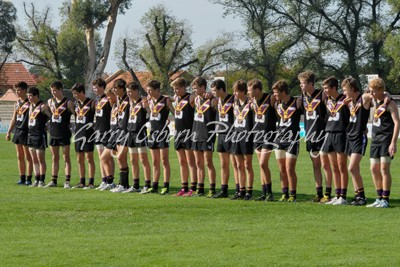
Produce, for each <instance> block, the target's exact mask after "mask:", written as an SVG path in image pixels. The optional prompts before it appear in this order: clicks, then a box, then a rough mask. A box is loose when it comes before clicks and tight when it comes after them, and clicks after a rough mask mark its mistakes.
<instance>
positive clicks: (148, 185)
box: [144, 180, 151, 188]
mask: <svg viewBox="0 0 400 267" xmlns="http://www.w3.org/2000/svg"><path fill="white" fill-rule="evenodd" d="M150 184H151V180H145V181H144V186H145V187H147V188H150Z"/></svg>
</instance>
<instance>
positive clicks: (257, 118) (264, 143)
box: [247, 79, 277, 201]
mask: <svg viewBox="0 0 400 267" xmlns="http://www.w3.org/2000/svg"><path fill="white" fill-rule="evenodd" d="M247 90H248V92H249V96H250V97H251V98H252V101H253V103H252V109H253V111H254V132H255V133H254V149H255V151H256V154H257V159H258V164H259V165H260V180H261V186H262V195H261V196H260V197H259V198H257V199H256V200H258V201H273V200H274V195H273V194H272V179H271V171H270V169H269V158H270V156H271V152H272V150H273V149H274V148H275V146H274V138H275V132H276V120H277V118H276V111H275V109H274V105H275V101H276V100H275V97H274V96H273V95H272V94H267V93H264V92H263V87H262V83H261V81H260V80H258V79H253V80H250V81H248V82H247Z"/></svg>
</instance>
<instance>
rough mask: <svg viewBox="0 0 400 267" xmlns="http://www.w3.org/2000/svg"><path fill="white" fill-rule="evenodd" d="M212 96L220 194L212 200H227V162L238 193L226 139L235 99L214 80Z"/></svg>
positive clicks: (238, 186)
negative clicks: (218, 161)
mask: <svg viewBox="0 0 400 267" xmlns="http://www.w3.org/2000/svg"><path fill="white" fill-rule="evenodd" d="M211 90H212V94H213V95H214V97H215V98H217V99H218V109H217V118H216V120H217V122H218V124H217V129H216V131H217V132H218V140H217V152H218V155H219V160H220V162H221V192H219V193H218V194H215V195H214V196H213V198H227V197H228V183H229V173H230V171H229V162H231V163H232V167H233V177H234V178H235V184H236V193H237V194H238V193H239V190H240V185H239V176H238V169H237V164H236V161H235V157H234V156H233V154H232V148H233V144H232V140H230V139H228V138H227V134H228V132H229V130H230V129H231V128H232V126H233V123H234V121H235V116H234V114H233V105H234V100H235V97H234V96H233V95H232V94H229V93H228V92H227V91H226V85H225V82H224V81H223V80H219V79H218V80H214V81H213V82H212V83H211Z"/></svg>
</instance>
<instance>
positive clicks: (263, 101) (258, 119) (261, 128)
mask: <svg viewBox="0 0 400 267" xmlns="http://www.w3.org/2000/svg"><path fill="white" fill-rule="evenodd" d="M271 97H273V95H269V94H267V93H264V94H263V96H262V97H261V98H260V100H258V101H256V100H254V102H253V110H254V130H255V131H256V132H257V133H259V132H261V133H262V136H265V135H266V134H268V133H269V132H275V131H276V121H277V117H276V112H275V109H274V107H272V106H271ZM260 141H261V142H263V140H262V139H261V140H260Z"/></svg>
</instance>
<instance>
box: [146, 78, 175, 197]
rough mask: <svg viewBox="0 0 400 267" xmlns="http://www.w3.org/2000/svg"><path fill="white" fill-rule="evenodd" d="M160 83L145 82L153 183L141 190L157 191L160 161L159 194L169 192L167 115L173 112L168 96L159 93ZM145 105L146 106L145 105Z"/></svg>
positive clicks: (154, 81) (153, 81) (169, 169)
mask: <svg viewBox="0 0 400 267" xmlns="http://www.w3.org/2000/svg"><path fill="white" fill-rule="evenodd" d="M160 89H161V83H160V82H159V81H156V80H151V81H149V82H148V83H147V88H146V90H147V94H148V108H149V111H150V137H149V141H148V142H149V148H150V154H151V158H152V159H153V185H152V187H151V188H149V189H148V190H147V191H144V192H141V193H144V194H147V193H158V182H159V180H160V175H161V171H160V161H161V163H162V165H163V169H164V187H163V188H162V189H161V192H160V194H161V195H165V194H168V193H169V181H170V176H171V167H170V165H169V138H170V136H169V127H168V124H169V121H168V115H169V113H170V112H171V113H172V114H173V113H174V112H175V111H174V107H173V106H172V103H171V100H170V99H169V97H168V96H163V95H162V94H161V91H160ZM146 107H147V106H146Z"/></svg>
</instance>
